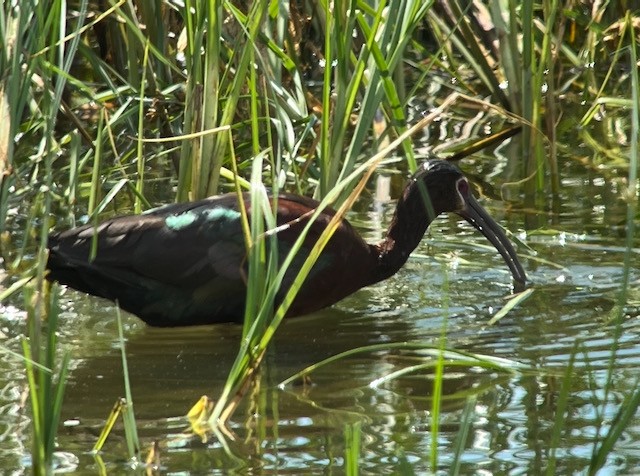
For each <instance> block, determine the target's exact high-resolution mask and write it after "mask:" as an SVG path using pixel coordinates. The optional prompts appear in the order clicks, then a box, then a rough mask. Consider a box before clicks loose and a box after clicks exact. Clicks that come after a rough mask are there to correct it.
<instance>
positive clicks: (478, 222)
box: [403, 159, 527, 284]
mask: <svg viewBox="0 0 640 476" xmlns="http://www.w3.org/2000/svg"><path fill="white" fill-rule="evenodd" d="M403 195H404V197H403V198H404V200H403V201H404V202H405V204H407V205H409V204H411V205H409V207H411V208H413V207H417V206H419V207H421V208H422V210H425V209H426V211H427V217H428V218H429V222H430V221H431V220H433V219H434V218H435V217H436V216H438V215H439V214H441V213H446V212H453V213H456V214H458V215H460V216H461V217H462V218H464V219H465V220H466V221H467V222H469V223H470V224H471V225H473V227H474V228H476V229H477V230H478V231H480V233H482V234H483V235H484V236H485V237H486V238H487V239H488V240H489V241H490V242H491V244H492V245H493V246H494V247H495V248H496V250H497V251H498V252H499V253H500V255H501V256H502V257H503V258H504V260H505V262H506V263H507V266H508V267H509V270H510V271H511V274H512V275H513V279H514V280H515V281H516V282H518V283H521V284H524V283H525V282H526V279H527V277H526V274H525V272H524V269H523V268H522V265H521V264H520V262H519V261H518V257H517V255H516V252H515V250H514V249H513V246H512V245H511V242H510V241H509V239H508V238H507V236H506V235H505V233H504V231H503V230H502V228H501V227H500V225H498V224H497V223H496V222H495V221H494V220H493V218H491V216H490V215H489V213H487V211H486V210H485V209H484V208H483V207H482V206H481V205H480V204H479V203H478V202H477V201H476V199H475V197H474V196H473V193H472V192H471V186H470V185H469V181H468V180H467V179H466V177H465V176H464V175H463V174H462V172H461V171H460V169H458V167H456V166H455V165H453V164H452V163H450V162H447V161H445V160H437V159H433V160H428V161H426V162H424V163H423V164H422V165H421V166H420V168H419V170H418V171H417V172H416V173H415V174H414V176H413V177H412V179H411V182H410V184H409V186H408V187H407V188H406V189H405V192H404V194H403ZM414 210H415V209H414ZM423 213H424V212H423ZM414 216H415V215H414Z"/></svg>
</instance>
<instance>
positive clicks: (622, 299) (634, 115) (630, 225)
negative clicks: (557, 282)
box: [589, 12, 640, 474]
mask: <svg viewBox="0 0 640 476" xmlns="http://www.w3.org/2000/svg"><path fill="white" fill-rule="evenodd" d="M632 21H633V20H632V18H631V15H630V12H627V15H626V17H625V24H626V28H627V30H626V31H627V32H628V34H629V38H630V39H629V59H630V62H631V64H637V62H638V54H637V44H636V37H635V30H634V28H633V23H632ZM630 76H631V97H632V101H633V105H632V108H631V111H630V113H631V118H630V119H631V133H630V138H629V143H630V147H629V152H630V153H629V171H628V183H629V184H631V185H630V190H629V193H628V194H627V200H626V201H627V218H626V239H625V253H624V262H623V272H622V280H621V283H620V293H619V295H618V300H617V306H616V307H615V308H614V321H613V342H612V344H611V354H610V358H609V364H608V368H607V379H606V381H605V386H604V397H603V399H602V401H603V402H608V401H609V398H610V394H611V390H612V388H613V385H614V377H615V374H616V360H617V356H618V350H619V347H620V338H621V336H622V331H623V321H624V306H625V305H626V304H627V300H628V296H629V285H630V275H631V269H632V268H631V267H632V259H633V256H634V244H635V219H636V216H637V210H638V153H639V152H640V150H639V143H638V141H639V140H640V92H639V89H640V78H639V75H638V70H637V68H631V72H630ZM638 383H639V382H638V381H637V380H636V382H635V385H634V390H633V391H632V393H631V395H628V396H627V397H626V398H625V401H624V402H622V403H621V405H620V409H619V410H618V413H617V415H616V418H615V419H614V422H613V424H612V425H611V427H610V428H609V429H608V431H607V434H606V435H605V436H604V438H603V439H602V440H601V441H600V438H597V439H596V441H595V443H594V450H593V453H592V457H591V463H590V467H589V471H590V474H595V472H596V471H597V470H598V469H599V468H601V467H602V466H603V465H604V463H605V461H606V458H607V456H608V454H609V453H610V452H611V450H612V449H613V446H614V444H615V443H616V442H617V440H618V439H619V437H620V436H621V434H622V432H623V430H624V429H625V428H626V427H627V426H628V424H629V422H630V420H631V418H632V416H633V415H634V414H635V412H636V410H637V408H638V406H640V390H638ZM603 420H604V419H603V418H602V416H601V419H600V421H599V423H598V425H597V430H598V433H597V435H598V436H599V437H600V436H601V433H602V431H603V425H604V421H603Z"/></svg>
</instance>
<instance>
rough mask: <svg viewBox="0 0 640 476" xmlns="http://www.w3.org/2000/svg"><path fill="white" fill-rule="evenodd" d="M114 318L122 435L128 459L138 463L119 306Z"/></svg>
mask: <svg viewBox="0 0 640 476" xmlns="http://www.w3.org/2000/svg"><path fill="white" fill-rule="evenodd" d="M116 316H117V319H118V340H119V344H120V355H121V357H122V376H123V379H124V394H125V399H126V405H125V407H124V412H123V414H122V417H123V421H124V434H125V439H126V441H127V449H128V451H129V458H131V459H132V460H134V461H136V462H140V461H141V459H140V439H139V438H138V428H137V426H136V419H135V414H134V411H133V394H132V392H131V382H130V379H129V365H128V364H127V352H126V347H125V341H124V334H123V331H122V315H121V313H120V306H117V307H116Z"/></svg>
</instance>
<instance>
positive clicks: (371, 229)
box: [0, 147, 640, 474]
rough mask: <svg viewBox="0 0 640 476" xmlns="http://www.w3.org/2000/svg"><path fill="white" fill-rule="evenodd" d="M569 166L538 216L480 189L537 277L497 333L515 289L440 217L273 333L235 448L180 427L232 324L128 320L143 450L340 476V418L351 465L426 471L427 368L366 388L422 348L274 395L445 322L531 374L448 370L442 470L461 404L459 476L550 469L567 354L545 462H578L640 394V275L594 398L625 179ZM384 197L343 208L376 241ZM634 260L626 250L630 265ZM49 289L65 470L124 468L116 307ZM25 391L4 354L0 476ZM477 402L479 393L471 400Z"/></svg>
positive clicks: (23, 436)
mask: <svg viewBox="0 0 640 476" xmlns="http://www.w3.org/2000/svg"><path fill="white" fill-rule="evenodd" d="M514 150H517V147H514ZM495 164H497V165H495ZM561 164H563V165H562V168H563V169H562V171H561V175H562V176H563V177H566V179H565V181H564V182H563V188H562V193H563V195H562V196H561V197H559V200H558V201H557V202H555V203H554V204H552V206H549V207H548V209H539V210H532V209H526V208H517V207H511V208H510V209H509V210H507V205H505V203H504V202H501V201H498V200H487V199H485V200H483V204H484V205H485V206H486V207H487V208H488V209H489V211H490V213H491V214H492V215H493V216H494V217H495V218H496V219H497V220H499V221H501V222H502V223H503V224H505V225H506V226H507V228H509V229H510V230H513V231H515V232H516V238H517V239H518V240H519V241H521V246H520V248H519V254H520V256H521V257H522V261H523V264H524V266H525V269H526V270H527V273H528V276H529V279H530V281H531V282H530V285H529V286H530V287H531V288H533V294H532V295H531V296H530V297H529V298H528V299H527V300H526V301H524V302H522V303H521V304H520V305H519V306H518V307H517V308H515V309H514V310H512V311H511V312H510V313H509V314H508V315H507V316H506V317H504V318H503V319H502V320H500V321H499V322H497V323H496V324H494V325H489V324H488V322H489V320H490V319H491V317H492V316H495V314H496V312H498V310H499V309H500V308H501V307H502V306H503V305H504V304H505V302H506V301H505V298H506V297H507V296H508V295H509V294H510V293H511V285H510V276H509V273H508V270H507V269H506V266H505V265H504V263H503V262H502V260H501V258H500V257H499V256H498V255H497V254H496V253H495V252H494V251H491V250H487V249H486V247H485V245H486V242H485V239H484V238H483V237H482V236H481V235H480V234H479V233H477V232H475V231H474V230H472V229H471V228H470V227H469V226H468V225H466V224H464V223H462V222H460V221H459V220H458V219H457V217H447V218H443V219H440V220H438V221H437V222H436V223H434V224H433V225H432V227H431V229H430V232H429V234H428V235H427V236H426V237H425V239H424V240H423V243H422V245H421V246H420V247H419V248H418V250H416V252H415V253H414V255H413V257H412V258H411V259H410V261H409V262H408V263H407V265H406V266H405V267H404V268H403V269H402V270H401V271H400V272H399V273H398V274H397V275H396V276H394V277H393V278H391V279H390V280H388V281H386V282H384V283H380V284H378V285H375V286H372V287H370V288H367V289H364V290H362V291H360V292H359V293H357V294H356V295H354V296H352V297H350V298H348V299H345V300H344V301H342V302H341V303H339V304H338V305H336V306H334V307H333V308H331V309H327V310H324V311H322V312H320V313H317V314H315V315H313V316H309V317H305V318H299V319H292V320H289V321H287V322H285V323H284V324H283V325H282V326H281V328H280V329H279V331H278V334H277V336H276V339H275V342H274V345H273V346H272V348H271V351H270V352H269V354H268V356H267V358H266V360H265V362H264V365H263V368H262V371H261V374H260V379H259V383H258V384H256V386H254V387H253V388H252V389H251V390H250V391H249V395H248V396H247V398H245V400H244V402H243V404H242V405H241V407H240V408H239V409H238V410H237V411H236V413H235V414H234V416H233V418H232V421H231V424H230V432H231V434H232V435H234V436H235V440H232V439H230V440H229V441H228V442H227V444H228V445H229V452H227V451H225V449H224V448H223V447H222V445H221V444H220V443H219V442H218V441H217V440H215V439H214V440H210V441H208V442H206V443H205V442H202V441H201V440H200V438H198V437H196V436H193V435H192V434H190V433H189V428H188V423H187V420H186V418H184V417H183V415H185V414H186V413H187V411H188V410H189V408H190V407H191V405H193V404H194V403H195V402H196V401H197V400H198V399H199V397H200V396H201V395H205V394H206V395H209V396H210V397H211V398H214V399H215V398H216V396H217V395H218V394H219V392H220V390H221V387H222V385H223V382H224V378H225V377H226V372H227V370H228V369H229V367H230V365H231V363H232V361H233V358H234V357H235V353H236V349H237V348H238V344H239V338H238V334H239V328H237V327H235V326H231V325H220V326H211V327H202V328H188V329H153V328H149V327H146V326H144V325H143V324H142V323H141V322H140V321H138V320H137V319H136V318H134V317H132V316H125V320H124V323H125V335H126V339H127V343H126V350H127V356H128V360H129V371H130V380H131V383H132V391H133V396H134V401H135V411H136V417H137V421H138V427H139V431H140V436H141V439H142V442H143V444H144V448H145V451H146V450H147V449H148V448H149V447H150V445H151V444H152V442H154V441H158V442H159V444H160V461H161V465H162V470H163V472H166V473H167V474H172V473H175V474H201V473H212V474H223V473H224V474H226V472H227V471H229V470H232V469H237V470H239V471H241V472H263V473H288V474H316V473H328V474H342V473H343V472H344V464H345V459H344V458H345V455H344V451H345V445H346V441H345V436H344V432H345V427H346V426H348V425H353V424H355V423H357V422H360V424H361V428H362V434H361V454H360V468H361V471H362V473H363V474H392V473H395V472H399V471H401V469H402V468H403V467H406V466H408V467H410V468H412V470H413V471H414V472H415V473H416V474H424V473H426V472H428V471H430V469H431V465H430V462H429V455H430V452H431V446H432V434H431V424H432V418H431V399H430V398H429V397H430V395H431V393H432V376H433V372H432V370H431V369H422V370H420V371H416V372H414V373H411V374H408V375H404V376H402V377H399V378H396V379H393V380H391V381H388V382H384V383H382V384H380V385H371V384H372V382H374V381H375V380H376V379H379V378H381V377H384V376H386V375H389V374H390V373H391V372H394V371H398V370H400V369H403V368H406V367H408V366H410V365H417V364H420V363H424V362H425V356H424V354H423V353H421V352H419V351H415V350H414V351H408V350H404V351H400V350H394V351H377V352H364V353H359V354H356V355H353V356H350V357H347V358H344V359H342V360H340V361H338V362H334V363H332V364H329V365H326V366H324V367H321V368H319V369H317V370H316V371H314V372H312V373H311V375H310V380H309V381H307V382H304V383H303V382H299V381H298V382H296V383H293V384H290V385H287V386H286V387H285V388H284V389H280V388H279V387H278V384H279V383H280V382H282V381H283V380H284V379H286V378H288V377H289V376H291V375H294V374H296V373H297V372H299V371H301V370H302V369H304V368H306V367H307V366H309V365H312V364H314V363H317V362H320V361H322V360H323V359H325V358H327V357H330V356H332V355H336V354H338V353H340V352H343V351H346V350H349V349H353V348H356V347H362V346H367V345H373V344H384V343H393V342H405V341H406V342H414V343H417V342H421V343H423V344H424V346H425V347H426V346H438V345H439V343H440V342H441V340H440V339H441V336H442V335H443V332H445V334H444V335H445V336H446V337H445V339H446V341H445V345H446V347H447V348H449V349H455V350H458V351H463V352H470V353H477V354H483V355H488V356H494V357H500V358H503V359H507V360H508V361H510V362H511V364H509V365H508V366H516V365H521V366H523V367H524V369H525V370H521V371H518V372H515V373H509V372H502V371H495V370H491V371H489V370H481V369H479V368H477V367H473V368H468V367H459V368H453V367H448V368H447V372H446V374H445V379H444V387H443V393H444V396H445V398H444V400H443V402H442V409H441V419H440V429H439V433H438V435H437V448H438V472H442V473H443V474H444V473H446V472H447V471H448V469H449V468H450V466H451V464H453V459H454V447H455V446H454V445H455V442H456V439H457V437H458V435H459V434H460V432H461V430H462V428H463V424H462V421H463V419H464V418H463V416H464V414H465V411H467V412H469V411H470V412H471V418H472V422H471V425H470V427H469V428H468V435H467V438H466V440H465V441H464V448H465V449H464V451H463V453H462V459H461V473H462V474H505V473H509V474H536V473H540V472H542V471H543V470H544V469H545V468H546V467H547V465H548V462H549V458H550V444H549V443H550V441H551V438H552V435H553V434H554V431H553V429H554V422H555V419H556V411H557V408H558V404H559V395H560V389H561V387H562V385H563V382H564V373H565V370H566V368H567V366H568V364H569V361H570V359H571V358H572V357H571V356H572V355H574V358H575V361H574V370H573V373H572V374H571V377H570V381H571V391H570V395H569V401H568V415H567V416H566V418H565V421H564V423H563V428H564V429H563V431H562V433H561V434H560V439H559V447H558V450H557V453H556V457H557V469H556V473H557V474H571V473H582V472H584V471H585V470H586V468H587V467H588V465H589V461H590V459H591V454H592V452H593V445H594V441H595V438H596V435H597V432H598V427H599V422H600V421H601V419H602V418H603V416H604V421H605V427H606V426H607V425H608V424H609V423H610V421H611V419H612V418H613V417H614V416H615V414H616V412H617V410H618V408H619V406H620V404H621V402H622V400H623V398H624V396H625V395H628V394H629V393H630V392H631V391H633V390H634V389H635V386H636V378H637V375H638V371H639V370H640V344H639V342H640V335H639V334H640V319H639V318H640V294H639V293H638V289H639V287H638V282H639V280H640V273H639V272H638V269H637V267H634V269H632V270H631V283H632V285H631V286H630V288H629V296H628V301H627V303H626V304H625V305H624V306H623V308H622V314H623V316H624V319H623V323H622V335H621V337H620V340H619V348H618V351H617V357H616V366H615V370H614V380H613V381H614V386H613V388H612V391H611V393H610V394H609V395H608V397H607V398H606V399H605V394H604V387H605V384H606V376H607V369H608V367H609V359H610V358H611V346H612V343H613V340H614V333H615V326H614V325H613V324H612V321H613V319H614V318H615V316H616V315H617V312H618V304H617V303H618V302H619V293H620V285H621V282H622V277H623V267H622V263H623V260H624V254H625V248H624V234H625V227H624V223H625V216H626V215H625V213H626V210H625V204H624V201H623V200H622V198H621V197H622V194H623V192H624V179H623V178H621V177H623V176H624V174H623V173H618V172H616V171H614V170H605V171H604V172H602V173H598V174H595V173H593V172H590V171H589V169H588V168H585V167H582V166H577V165H576V164H575V163H572V162H571V161H570V160H568V158H565V160H564V161H561ZM463 168H464V169H465V170H467V171H469V172H475V173H477V174H478V175H479V176H481V177H484V178H486V180H487V181H488V182H489V183H493V182H494V181H496V180H501V179H502V177H501V175H500V174H498V173H497V172H500V171H501V170H502V169H504V168H506V164H505V163H504V161H501V160H498V161H496V159H495V158H491V159H488V160H478V161H476V163H473V161H465V162H464V165H463ZM495 186H496V189H495V190H499V188H498V184H495ZM495 196H497V195H495ZM392 206H393V204H392V203H391V204H385V205H384V206H382V207H381V208H379V209H376V208H375V207H373V206H372V205H370V204H368V203H363V204H362V205H361V206H360V207H359V209H360V210H361V211H360V212H358V213H354V214H353V215H352V217H351V218H352V220H353V221H354V222H355V223H357V224H358V226H360V228H361V229H362V232H363V234H364V235H365V236H366V237H367V238H368V239H370V240H372V241H374V240H376V239H379V238H380V233H381V232H380V230H381V229H382V228H384V226H385V224H386V223H387V222H388V220H389V219H390V216H391V211H392ZM374 209H375V210H376V211H375V212H374V211H373V210H374ZM380 220H382V222H380ZM525 229H526V230H527V231H524V230H525ZM526 248H528V249H526ZM639 253H640V251H639V249H638V243H637V242H636V248H635V249H634V250H633V254H634V256H633V258H632V262H633V263H637V262H638V261H637V260H638V254H639ZM60 301H61V305H62V307H63V312H62V315H61V317H60V320H61V323H60V333H61V335H60V342H61V345H62V346H63V347H64V348H66V349H68V350H70V352H71V353H72V356H73V361H72V371H71V373H70V376H69V379H68V382H67V385H68V388H67V393H66V397H65V404H64V408H63V420H64V421H65V422H66V424H65V426H64V427H63V428H61V429H60V434H59V438H58V443H59V449H60V458H59V465H60V468H61V469H63V468H66V469H69V470H73V471H78V472H79V473H91V474H93V473H96V472H98V471H99V468H100V467H101V465H104V467H105V468H106V470H107V472H119V473H125V472H127V468H128V467H129V466H128V464H127V462H126V444H125V441H124V437H123V433H122V429H121V426H120V425H118V426H117V427H116V429H115V431H114V433H113V434H112V436H111V437H110V439H109V440H108V441H107V444H106V446H105V449H104V451H103V454H102V456H101V458H98V457H94V456H92V455H91V454H90V453H89V451H90V450H91V448H92V446H93V444H94V442H95V440H96V437H97V435H98V434H99V432H100V431H101V429H102V426H103V425H104V422H105V419H106V418H107V416H108V414H109V412H110V410H111V408H112V406H113V404H114V402H115V401H116V400H117V399H118V398H119V397H121V396H123V395H124V388H123V383H122V367H121V360H120V351H119V348H118V338H117V327H116V319H115V309H114V307H113V306H112V305H110V303H107V302H105V301H102V300H100V299H97V298H93V297H88V296H85V295H83V294H80V293H76V292H74V291H72V290H65V291H64V292H63V295H62V296H61V299H60ZM23 319H24V315H23V313H22V311H21V310H20V299H19V298H16V299H14V300H13V301H11V302H9V303H5V304H4V305H3V307H2V308H1V309H0V331H1V332H2V333H3V334H2V341H3V342H2V343H3V347H5V348H7V349H10V350H12V351H14V352H18V353H19V352H20V338H21V337H20V336H21V333H22V332H24V321H23ZM25 392H26V382H25V377H24V371H23V365H22V363H21V362H20V361H19V360H17V359H16V358H14V357H12V356H11V355H10V354H8V353H3V354H0V467H2V468H5V470H6V471H7V472H20V471H21V468H24V467H25V465H26V466H28V460H29V452H30V446H29V445H30V443H29V435H30V429H29V419H28V416H27V415H28V411H26V410H25V403H24V399H25ZM469 398H472V399H473V400H470V401H472V405H470V406H469V408H468V409H467V410H465V405H466V402H467V401H468V399H469ZM639 442H640V426H639V425H638V421H637V419H633V420H632V421H630V424H629V426H628V427H627V429H626V430H625V432H624V433H623V435H622V437H621V438H620V440H619V441H618V443H617V444H616V446H615V449H614V451H612V452H611V454H610V456H609V458H608V460H607V464H606V466H605V468H604V470H603V471H602V474H634V473H636V472H637V471H638V468H640V449H639V448H640V445H639ZM129 471H131V472H133V470H129Z"/></svg>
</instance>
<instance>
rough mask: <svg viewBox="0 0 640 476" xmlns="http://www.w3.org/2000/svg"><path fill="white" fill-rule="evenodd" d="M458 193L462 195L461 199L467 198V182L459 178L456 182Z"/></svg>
mask: <svg viewBox="0 0 640 476" xmlns="http://www.w3.org/2000/svg"><path fill="white" fill-rule="evenodd" d="M457 185H458V193H460V195H462V197H463V198H464V197H467V196H468V195H469V182H467V179H464V178H461V179H460V180H458V184H457Z"/></svg>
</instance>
